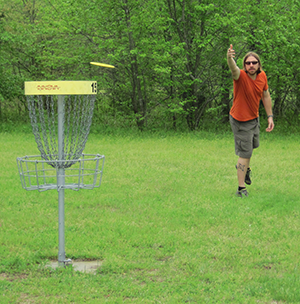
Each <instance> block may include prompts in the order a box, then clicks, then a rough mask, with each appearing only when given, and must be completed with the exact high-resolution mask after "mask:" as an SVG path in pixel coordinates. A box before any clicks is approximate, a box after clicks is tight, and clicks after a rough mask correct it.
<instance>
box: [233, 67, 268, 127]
mask: <svg viewBox="0 0 300 304" xmlns="http://www.w3.org/2000/svg"><path fill="white" fill-rule="evenodd" d="M267 89H268V80H267V76H266V73H265V72H264V71H261V73H259V74H258V75H257V76H256V79H255V80H253V79H251V78H250V77H249V76H248V75H247V73H246V72H245V71H244V70H240V77H239V79H238V80H233V96H234V98H233V105H232V107H231V110H230V115H231V116H232V117H233V118H234V119H236V120H238V121H248V120H252V119H255V118H257V117H258V116H259V113H258V110H259V103H260V100H261V98H262V95H263V91H266V90H267Z"/></svg>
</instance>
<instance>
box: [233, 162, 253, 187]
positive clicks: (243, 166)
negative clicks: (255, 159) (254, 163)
mask: <svg viewBox="0 0 300 304" xmlns="http://www.w3.org/2000/svg"><path fill="white" fill-rule="evenodd" d="M249 165H250V158H242V157H240V158H239V159H238V162H237V165H236V168H237V178H238V182H239V187H246V186H245V175H246V172H247V169H248V168H249Z"/></svg>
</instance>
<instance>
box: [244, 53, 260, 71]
mask: <svg viewBox="0 0 300 304" xmlns="http://www.w3.org/2000/svg"><path fill="white" fill-rule="evenodd" d="M245 67H246V71H247V72H248V73H249V74H250V75H254V74H255V73H256V72H257V70H258V68H259V62H258V60H257V59H256V58H255V57H254V56H249V57H248V58H247V59H246V60H245Z"/></svg>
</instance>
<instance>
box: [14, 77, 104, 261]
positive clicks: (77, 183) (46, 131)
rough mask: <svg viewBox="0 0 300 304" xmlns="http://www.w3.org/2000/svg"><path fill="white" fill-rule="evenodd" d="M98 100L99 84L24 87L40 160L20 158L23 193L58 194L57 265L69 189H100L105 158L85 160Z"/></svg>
mask: <svg viewBox="0 0 300 304" xmlns="http://www.w3.org/2000/svg"><path fill="white" fill-rule="evenodd" d="M96 94H97V83H96V82H95V81H41V82H25V95H26V99H27V103H28V109H29V116H30V120H31V125H32V130H33V134H34V136H35V141H36V143H37V147H38V149H39V151H40V153H41V154H40V155H35V156H24V157H18V158H17V164H18V169H19V175H20V178H21V183H22V187H23V188H24V189H26V190H38V191H46V190H51V189H56V190H57V191H58V226H59V227H58V241H59V248H58V265H59V266H64V265H66V264H69V263H71V260H70V259H68V260H66V255H65V224H64V221H65V219H64V218H65V216H64V199H65V194H64V190H65V189H73V190H79V189H93V188H97V187H100V184H101V179H102V172H103V166H104V155H100V154H83V150H84V148H85V144H86V141H87V138H88V135H89V132H90V126H91V123H92V117H93V111H94V104H95V99H96Z"/></svg>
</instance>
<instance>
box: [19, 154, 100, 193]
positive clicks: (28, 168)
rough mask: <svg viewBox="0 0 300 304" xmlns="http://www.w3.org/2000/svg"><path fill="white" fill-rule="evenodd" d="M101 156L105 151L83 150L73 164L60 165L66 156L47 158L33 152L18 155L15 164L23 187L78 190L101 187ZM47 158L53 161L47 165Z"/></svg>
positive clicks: (45, 189)
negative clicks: (92, 152)
mask: <svg viewBox="0 0 300 304" xmlns="http://www.w3.org/2000/svg"><path fill="white" fill-rule="evenodd" d="M104 159H105V157H104V155H99V154H82V157H81V158H79V159H77V160H74V164H73V165H72V167H69V168H61V164H63V163H65V162H66V161H65V160H54V161H53V160H51V161H48V160H44V159H42V158H41V156H39V155H35V156H24V157H18V158H17V164H18V169H19V175H20V179H21V184H22V187H23V188H24V189H25V190H29V191H30V190H38V191H40V192H41V191H47V190H54V189H56V190H57V191H59V190H63V189H72V190H80V189H93V188H99V187H100V185H101V180H102V174H103V168H104ZM50 162H51V164H52V165H49V163H50ZM53 163H54V164H55V167H53ZM58 176H59V178H58ZM58 180H59V181H60V182H58ZM62 180H63V182H61V181H62Z"/></svg>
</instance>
